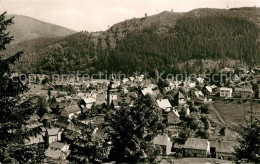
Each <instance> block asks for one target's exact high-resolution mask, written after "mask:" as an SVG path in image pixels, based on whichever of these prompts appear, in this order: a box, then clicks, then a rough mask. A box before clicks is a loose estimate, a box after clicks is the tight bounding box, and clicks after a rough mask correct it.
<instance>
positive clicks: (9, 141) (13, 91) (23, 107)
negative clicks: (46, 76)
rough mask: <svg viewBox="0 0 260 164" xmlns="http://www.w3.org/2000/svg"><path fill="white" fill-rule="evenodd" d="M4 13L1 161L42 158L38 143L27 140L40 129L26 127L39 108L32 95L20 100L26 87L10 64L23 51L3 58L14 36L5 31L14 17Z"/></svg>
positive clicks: (0, 31)
mask: <svg viewBox="0 0 260 164" xmlns="http://www.w3.org/2000/svg"><path fill="white" fill-rule="evenodd" d="M5 15H6V12H4V13H3V14H1V15H0V54H1V55H0V112H1V114H0V162H3V163H18V162H19V163H26V162H40V161H39V160H40V159H41V158H40V157H39V156H37V155H36V154H37V153H38V152H37V151H38V148H37V146H36V145H34V146H26V145H25V144H24V142H25V141H26V140H28V139H29V136H32V135H36V133H37V131H38V132H39V130H37V129H28V128H27V127H26V124H27V122H28V120H29V119H30V117H31V116H32V115H33V114H34V112H35V110H36V108H35V106H34V104H33V102H32V101H31V99H29V100H27V101H23V102H22V101H21V99H20V97H21V95H22V94H23V93H24V92H26V91H27V87H26V86H25V85H24V84H23V83H22V81H21V80H19V78H16V79H14V78H13V77H12V74H11V66H12V65H13V64H14V62H15V61H17V60H18V59H19V57H20V56H21V55H22V53H23V52H22V51H20V52H17V53H16V54H14V55H13V56H11V57H8V58H4V54H3V52H4V50H5V49H6V45H8V44H10V42H11V41H12V40H13V39H14V38H13V37H12V36H9V32H7V31H6V30H7V27H8V26H9V25H11V24H13V18H10V19H5Z"/></svg>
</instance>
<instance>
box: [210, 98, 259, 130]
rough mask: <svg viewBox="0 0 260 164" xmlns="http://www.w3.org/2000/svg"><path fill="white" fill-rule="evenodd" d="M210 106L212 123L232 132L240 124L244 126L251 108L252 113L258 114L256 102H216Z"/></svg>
mask: <svg viewBox="0 0 260 164" xmlns="http://www.w3.org/2000/svg"><path fill="white" fill-rule="evenodd" d="M212 106H213V109H212V111H211V115H212V119H213V121H218V122H219V123H220V124H221V125H222V126H223V125H224V126H226V127H228V128H231V129H234V130H236V129H238V128H239V126H240V124H242V125H245V123H246V119H247V120H249V118H250V110H251V107H252V108H253V111H254V112H258V113H259V112H260V104H259V103H256V102H245V103H239V102H238V101H233V102H229V101H225V102H223V101H216V102H214V103H213V104H212Z"/></svg>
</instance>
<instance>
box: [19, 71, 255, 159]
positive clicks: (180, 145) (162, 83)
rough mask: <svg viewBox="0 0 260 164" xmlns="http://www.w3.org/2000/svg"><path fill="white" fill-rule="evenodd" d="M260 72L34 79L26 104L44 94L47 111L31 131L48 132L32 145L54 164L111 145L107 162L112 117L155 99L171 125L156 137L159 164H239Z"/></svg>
mask: <svg viewBox="0 0 260 164" xmlns="http://www.w3.org/2000/svg"><path fill="white" fill-rule="evenodd" d="M222 75H223V77H222ZM224 75H225V76H224ZM259 75H260V70H259V69H256V68H255V69H249V70H246V69H244V68H242V67H238V68H235V69H231V68H223V69H222V70H221V71H220V72H219V73H218V77H219V79H221V81H218V82H217V83H214V84H213V83H212V82H206V81H205V77H204V76H201V77H198V78H193V79H183V80H178V79H174V80H173V79H162V80H161V79H159V80H158V79H155V78H149V77H145V76H144V75H142V74H140V75H138V76H137V75H136V76H132V77H125V78H123V79H117V78H111V79H92V80H82V78H81V77H80V78H79V79H77V80H75V79H73V80H69V79H67V80H62V81H61V80H55V78H53V77H51V76H48V75H43V74H41V75H39V74H29V75H28V76H27V78H24V80H23V82H24V83H25V84H27V85H28V86H29V88H30V89H29V91H28V92H26V93H25V94H23V96H22V98H21V101H25V100H26V99H29V98H31V97H37V98H38V99H40V100H41V103H40V106H41V109H42V110H41V111H40V112H37V113H35V114H33V115H32V117H31V118H30V119H29V120H28V122H27V125H26V126H27V128H36V127H37V128H39V129H40V130H39V132H38V133H37V134H36V135H35V136H32V137H30V138H29V139H27V140H26V141H25V144H26V145H28V146H33V147H41V150H40V151H44V157H43V158H44V162H47V163H50V162H59V163H65V162H68V161H69V160H68V159H76V158H77V159H81V158H83V156H84V155H82V153H83V152H81V151H82V150H84V147H85V146H86V143H88V144H90V145H96V147H100V148H103V147H104V144H106V147H107V149H105V150H102V152H103V153H102V155H101V156H103V158H102V159H105V158H106V156H107V154H109V151H110V149H109V147H110V145H109V144H110V142H106V141H107V137H108V136H109V135H107V131H108V129H109V127H110V125H109V123H108V122H107V119H108V117H109V115H110V114H111V113H113V112H115V111H117V110H120V109H121V107H122V106H133V104H134V103H135V102H134V101H135V100H138V99H141V98H142V97H149V98H150V99H151V100H152V101H153V102H154V104H155V106H156V108H157V109H159V111H160V112H161V115H160V116H161V118H160V120H162V122H163V125H164V127H165V130H164V131H163V133H162V134H159V135H157V136H156V137H154V139H153V144H154V146H155V147H159V148H160V149H159V150H160V156H158V157H157V159H156V160H157V162H162V161H165V160H166V161H167V160H171V159H172V160H175V161H177V163H178V162H179V161H178V160H181V159H183V158H193V159H194V158H201V159H202V158H203V159H204V158H208V159H210V160H211V162H213V161H216V160H218V162H219V161H220V162H221V161H225V162H227V163H228V162H230V163H231V162H232V161H233V160H234V154H233V153H234V147H235V146H236V144H237V140H236V139H237V137H238V129H239V128H240V124H243V122H244V123H245V122H246V119H248V118H249V117H250V112H252V111H253V110H256V109H255V108H254V107H253V106H251V105H246V107H245V105H243V104H247V103H249V102H250V103H251V104H256V105H257V103H258V102H259V100H260V99H259V98H260V93H259V91H260V86H259V85H258V83H259V77H260V76H259ZM14 76H17V75H15V74H14ZM236 107H237V108H236ZM234 108H235V109H234ZM239 108H241V109H239ZM130 109H131V108H130ZM229 110H230V111H229ZM236 110H237V112H236ZM241 111H243V112H241ZM231 112H232V113H231ZM239 114H240V115H239ZM251 115H252V113H251ZM227 117H228V118H229V119H227ZM127 121H130V120H125V122H127ZM241 121H242V122H241ZM86 132H88V133H86ZM85 134H89V135H87V136H86V135H85ZM98 145H99V146H98ZM75 152H78V153H77V154H75ZM35 153H37V152H35ZM84 153H87V152H84ZM94 158H96V157H94ZM96 161H98V159H96ZM99 162H102V161H99ZM190 162H191V161H190Z"/></svg>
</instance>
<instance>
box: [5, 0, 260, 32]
mask: <svg viewBox="0 0 260 164" xmlns="http://www.w3.org/2000/svg"><path fill="white" fill-rule="evenodd" d="M227 6H228V7H229V8H233V7H243V6H257V7H260V0H0V11H1V12H3V11H7V12H8V14H19V15H26V16H30V17H33V18H36V19H39V20H42V21H45V22H49V23H53V24H57V25H61V26H64V27H67V28H70V29H73V30H76V31H81V30H87V31H100V30H106V29H107V28H108V26H109V25H110V26H111V25H113V24H115V23H118V22H120V21H124V20H125V19H130V18H133V17H136V18H138V17H143V16H144V13H147V14H148V15H153V14H156V13H160V12H162V11H165V10H168V11H170V10H171V9H173V11H174V12H183V11H189V10H192V9H194V8H205V7H209V8H227Z"/></svg>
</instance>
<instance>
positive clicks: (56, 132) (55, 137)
mask: <svg viewBox="0 0 260 164" xmlns="http://www.w3.org/2000/svg"><path fill="white" fill-rule="evenodd" d="M61 133H62V132H61V130H60V128H51V129H47V131H46V137H47V144H51V143H53V142H56V141H60V140H61Z"/></svg>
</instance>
